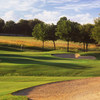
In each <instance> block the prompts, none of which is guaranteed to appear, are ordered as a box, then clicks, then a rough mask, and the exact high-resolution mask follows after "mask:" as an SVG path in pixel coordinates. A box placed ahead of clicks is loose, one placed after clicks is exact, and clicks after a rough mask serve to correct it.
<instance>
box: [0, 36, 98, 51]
mask: <svg viewBox="0 0 100 100" xmlns="http://www.w3.org/2000/svg"><path fill="white" fill-rule="evenodd" d="M0 43H6V44H15V45H23V46H34V47H42V42H41V41H40V40H36V39H34V38H33V37H16V36H0ZM66 44H67V43H66V42H65V41H62V40H58V41H56V47H57V49H66ZM45 47H46V48H53V42H52V41H46V42H45ZM70 48H75V49H77V48H79V49H82V48H83V44H82V43H74V42H70ZM89 48H96V46H95V45H93V44H89Z"/></svg>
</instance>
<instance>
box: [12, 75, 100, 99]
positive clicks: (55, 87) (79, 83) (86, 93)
mask: <svg viewBox="0 0 100 100" xmlns="http://www.w3.org/2000/svg"><path fill="white" fill-rule="evenodd" d="M13 95H26V96H27V97H29V98H30V100H100V77H96V78H88V79H80V80H73V81H64V82H57V83H52V84H45V85H41V86H37V87H32V88H28V89H24V90H21V91H18V92H15V93H13Z"/></svg>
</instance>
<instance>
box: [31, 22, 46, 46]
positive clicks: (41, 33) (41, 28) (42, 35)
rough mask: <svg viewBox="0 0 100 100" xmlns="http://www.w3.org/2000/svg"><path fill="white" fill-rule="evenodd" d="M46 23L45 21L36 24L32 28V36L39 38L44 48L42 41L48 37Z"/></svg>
mask: <svg viewBox="0 0 100 100" xmlns="http://www.w3.org/2000/svg"><path fill="white" fill-rule="evenodd" d="M47 30H48V25H47V24H45V23H41V24H37V25H36V26H35V27H34V29H33V33H32V35H33V37H34V38H36V39H37V40H41V41H42V42H43V48H44V42H45V41H46V40H47V39H48V38H47V37H48V33H47V32H48V31H47Z"/></svg>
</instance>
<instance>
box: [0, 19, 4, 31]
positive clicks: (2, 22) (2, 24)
mask: <svg viewBox="0 0 100 100" xmlns="http://www.w3.org/2000/svg"><path fill="white" fill-rule="evenodd" d="M4 25H5V22H4V20H3V19H1V18H0V33H2V32H3V28H4Z"/></svg>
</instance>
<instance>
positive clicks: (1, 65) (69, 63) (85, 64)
mask: <svg viewBox="0 0 100 100" xmlns="http://www.w3.org/2000/svg"><path fill="white" fill-rule="evenodd" d="M53 53H60V52H59V51H49V52H32V51H30V52H28V51H24V52H13V51H2V50H1V51H0V76H100V67H99V65H100V61H99V60H100V52H99V51H96V52H88V53H84V55H85V54H88V55H94V56H96V57H97V59H96V60H83V59H65V58H59V57H54V56H52V55H51V54H53ZM63 53H64V52H63ZM82 54H83V53H82Z"/></svg>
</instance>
